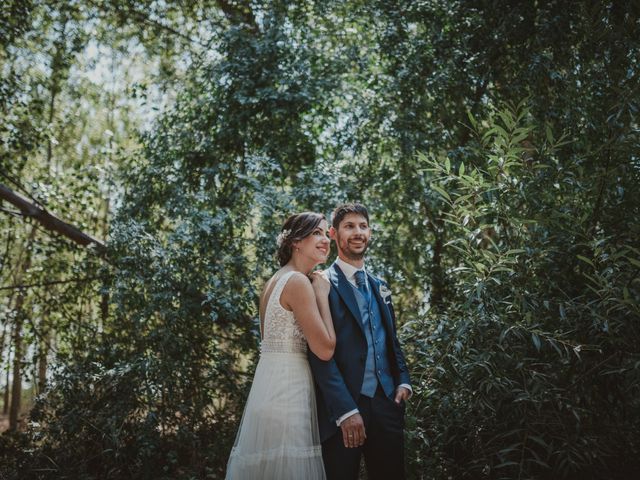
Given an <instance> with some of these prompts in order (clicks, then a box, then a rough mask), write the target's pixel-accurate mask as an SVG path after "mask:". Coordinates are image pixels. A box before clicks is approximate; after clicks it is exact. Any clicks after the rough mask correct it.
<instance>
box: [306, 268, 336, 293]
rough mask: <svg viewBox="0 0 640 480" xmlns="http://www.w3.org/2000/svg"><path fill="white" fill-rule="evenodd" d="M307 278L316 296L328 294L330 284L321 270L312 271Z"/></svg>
mask: <svg viewBox="0 0 640 480" xmlns="http://www.w3.org/2000/svg"><path fill="white" fill-rule="evenodd" d="M309 279H310V280H311V286H312V287H313V291H314V293H315V294H316V297H327V296H328V295H329V290H330V289H331V284H330V283H329V279H328V278H327V275H326V274H325V272H323V271H322V270H318V271H315V272H312V273H311V275H309Z"/></svg>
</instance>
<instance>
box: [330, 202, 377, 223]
mask: <svg viewBox="0 0 640 480" xmlns="http://www.w3.org/2000/svg"><path fill="white" fill-rule="evenodd" d="M350 213H357V214H358V215H362V216H363V217H364V218H366V219H367V223H369V212H368V211H367V207H365V206H364V205H362V204H361V203H343V204H342V205H338V206H337V207H336V208H335V209H334V210H333V214H332V215H331V225H332V226H333V228H335V229H336V230H337V229H338V227H339V226H340V222H341V221H342V219H343V218H344V217H346V216H347V215H349V214H350Z"/></svg>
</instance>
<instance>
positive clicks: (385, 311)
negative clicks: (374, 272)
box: [367, 273, 393, 332]
mask: <svg viewBox="0 0 640 480" xmlns="http://www.w3.org/2000/svg"><path fill="white" fill-rule="evenodd" d="M367 276H368V277H369V285H371V290H372V291H373V296H374V297H375V299H376V301H377V302H378V305H379V306H380V311H381V312H382V317H383V318H384V321H385V323H386V325H387V332H393V328H392V326H393V320H392V318H391V312H390V311H389V307H388V306H387V304H386V303H384V300H382V297H381V296H380V284H379V283H378V281H377V280H376V279H375V278H374V277H372V276H371V275H369V274H368V273H367Z"/></svg>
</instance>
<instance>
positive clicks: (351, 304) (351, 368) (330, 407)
mask: <svg viewBox="0 0 640 480" xmlns="http://www.w3.org/2000/svg"><path fill="white" fill-rule="evenodd" d="M327 273H328V276H329V281H330V282H331V290H330V291H329V306H330V308H331V316H332V318H333V325H334V327H335V331H336V350H335V353H334V355H333V358H332V359H331V360H328V361H323V360H320V359H319V358H318V357H317V356H315V355H314V354H313V352H311V350H309V363H310V365H311V370H312V372H313V377H314V380H315V384H316V398H317V404H318V423H319V428H320V438H321V440H322V441H324V440H326V439H327V438H329V437H331V436H332V435H333V434H334V433H335V432H336V430H337V429H338V426H337V425H336V420H338V419H339V418H340V417H341V416H342V415H344V414H345V413H347V412H349V411H351V410H354V409H356V408H358V407H357V405H356V402H357V400H358V397H359V396H360V390H361V388H362V382H363V380H364V371H365V362H366V359H367V339H366V337H365V334H364V329H363V326H362V319H361V315H360V309H359V308H358V303H357V301H356V297H355V295H354V293H353V287H352V286H351V284H350V283H349V280H347V277H346V276H345V275H344V273H343V272H342V270H341V269H340V267H339V266H338V265H337V264H336V263H334V264H333V265H332V266H331V267H330V268H329V269H328V270H327ZM368 277H369V284H370V285H371V290H372V292H373V294H374V295H373V298H374V299H375V301H377V302H378V304H379V305H380V311H381V313H382V322H383V324H384V328H385V330H386V340H387V352H388V354H389V364H390V365H391V375H392V376H393V381H394V385H395V386H396V387H397V386H398V385H400V384H402V383H407V384H410V383H411V382H410V379H409V371H408V369H407V364H406V362H405V359H404V355H403V354H402V350H401V348H400V342H398V336H397V334H396V321H395V313H394V311H393V305H392V304H391V297H390V296H387V297H386V302H385V301H384V300H383V299H382V297H381V296H380V287H381V285H384V286H385V287H386V286H387V284H386V283H385V282H383V281H382V280H380V279H378V278H375V277H373V276H372V275H368Z"/></svg>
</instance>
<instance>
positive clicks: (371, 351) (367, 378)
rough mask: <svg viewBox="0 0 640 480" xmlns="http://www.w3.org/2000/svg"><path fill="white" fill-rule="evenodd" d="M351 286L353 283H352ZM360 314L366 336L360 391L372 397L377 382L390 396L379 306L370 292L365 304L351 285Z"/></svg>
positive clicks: (389, 376)
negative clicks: (368, 300) (364, 361)
mask: <svg viewBox="0 0 640 480" xmlns="http://www.w3.org/2000/svg"><path fill="white" fill-rule="evenodd" d="M367 286H368V288H369V290H371V285H370V283H369V281H368V280H367ZM352 287H353V285H352ZM353 290H354V294H355V297H356V301H357V302H358V307H359V308H360V314H361V316H362V326H363V327H364V328H363V329H364V333H365V336H366V338H367V360H366V363H365V370H364V380H363V382H362V389H361V390H360V393H361V394H362V395H365V396H367V397H373V396H374V395H375V393H376V387H377V386H378V382H380V386H381V387H382V389H383V390H384V393H385V394H386V395H387V396H391V394H392V393H393V390H394V383H393V377H392V376H391V366H390V365H389V355H388V352H387V341H386V340H387V339H386V334H385V329H384V326H383V324H382V312H380V306H379V305H378V302H377V301H376V299H375V296H374V295H373V293H371V295H370V296H369V297H370V300H371V301H370V303H369V305H367V303H366V300H365V298H364V295H362V293H360V291H359V290H358V289H357V288H356V287H353Z"/></svg>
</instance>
